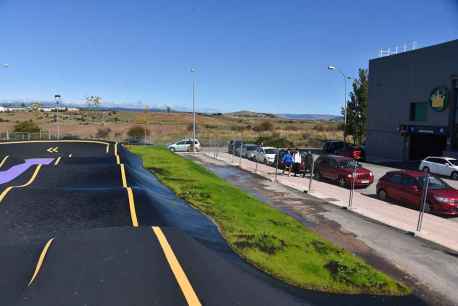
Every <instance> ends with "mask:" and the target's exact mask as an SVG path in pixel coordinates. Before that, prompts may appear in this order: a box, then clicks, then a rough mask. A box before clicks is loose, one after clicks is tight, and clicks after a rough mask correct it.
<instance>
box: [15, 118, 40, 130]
mask: <svg viewBox="0 0 458 306" xmlns="http://www.w3.org/2000/svg"><path fill="white" fill-rule="evenodd" d="M14 132H16V133H38V132H40V127H39V126H38V125H37V124H36V123H35V122H34V121H32V120H27V121H21V122H18V123H16V125H15V126H14Z"/></svg>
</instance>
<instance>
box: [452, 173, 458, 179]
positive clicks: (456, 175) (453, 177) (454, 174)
mask: <svg viewBox="0 0 458 306" xmlns="http://www.w3.org/2000/svg"><path fill="white" fill-rule="evenodd" d="M451 177H452V179H454V180H458V172H456V171H453V172H452V175H451Z"/></svg>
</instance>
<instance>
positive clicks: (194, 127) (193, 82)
mask: <svg viewBox="0 0 458 306" xmlns="http://www.w3.org/2000/svg"><path fill="white" fill-rule="evenodd" d="M194 72H196V69H194V68H191V73H194ZM192 151H193V152H196V79H195V78H193V81H192Z"/></svg>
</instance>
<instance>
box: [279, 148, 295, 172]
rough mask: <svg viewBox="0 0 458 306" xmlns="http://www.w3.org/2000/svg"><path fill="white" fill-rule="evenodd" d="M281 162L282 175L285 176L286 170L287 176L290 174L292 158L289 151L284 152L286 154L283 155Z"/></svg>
mask: <svg viewBox="0 0 458 306" xmlns="http://www.w3.org/2000/svg"><path fill="white" fill-rule="evenodd" d="M281 162H282V163H283V174H285V170H286V172H287V173H288V176H289V175H290V174H291V167H292V166H293V156H292V155H291V152H290V151H289V149H288V150H286V153H285V154H284V155H283V158H282V160H281Z"/></svg>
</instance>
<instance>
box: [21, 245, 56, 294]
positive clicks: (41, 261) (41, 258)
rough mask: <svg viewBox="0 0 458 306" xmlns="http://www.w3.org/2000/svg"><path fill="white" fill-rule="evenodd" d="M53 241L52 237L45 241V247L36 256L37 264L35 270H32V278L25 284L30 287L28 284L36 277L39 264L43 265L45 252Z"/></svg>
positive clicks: (39, 267)
mask: <svg viewBox="0 0 458 306" xmlns="http://www.w3.org/2000/svg"><path fill="white" fill-rule="evenodd" d="M53 241H54V238H51V239H49V240H48V242H46V244H45V247H44V248H43V250H42V251H41V254H40V257H38V262H37V265H36V266H35V271H34V272H33V275H32V278H31V279H30V281H29V284H28V285H27V286H28V287H30V285H31V284H32V283H33V281H34V280H35V278H36V277H37V275H38V272H40V269H41V266H42V265H43V262H44V261H45V258H46V253H48V249H49V247H50V246H51V243H52V242H53Z"/></svg>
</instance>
